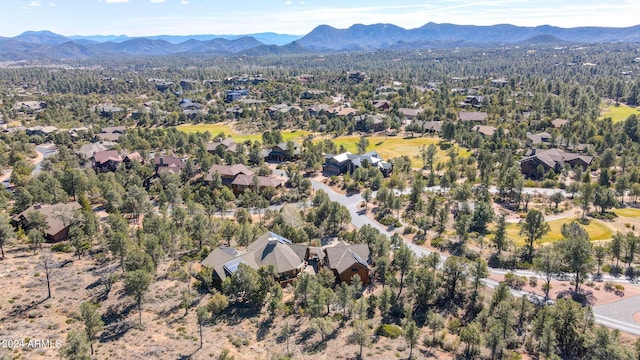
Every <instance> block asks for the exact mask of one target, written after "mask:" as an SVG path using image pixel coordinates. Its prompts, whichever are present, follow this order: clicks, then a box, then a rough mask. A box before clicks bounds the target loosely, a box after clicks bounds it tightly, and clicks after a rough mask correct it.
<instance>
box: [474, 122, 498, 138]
mask: <svg viewBox="0 0 640 360" xmlns="http://www.w3.org/2000/svg"><path fill="white" fill-rule="evenodd" d="M497 130H498V129H497V128H496V127H494V126H489V125H476V126H474V127H472V128H471V131H474V132H477V133H480V134H482V135H484V136H487V137H488V136H493V134H494V133H495V132H496V131H497Z"/></svg>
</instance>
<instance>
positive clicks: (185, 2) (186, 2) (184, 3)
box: [180, 0, 189, 5]
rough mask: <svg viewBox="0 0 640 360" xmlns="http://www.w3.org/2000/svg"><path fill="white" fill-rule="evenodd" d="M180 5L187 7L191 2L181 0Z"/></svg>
mask: <svg viewBox="0 0 640 360" xmlns="http://www.w3.org/2000/svg"><path fill="white" fill-rule="evenodd" d="M180 3H181V4H182V5H187V4H188V3H189V1H187V0H180Z"/></svg>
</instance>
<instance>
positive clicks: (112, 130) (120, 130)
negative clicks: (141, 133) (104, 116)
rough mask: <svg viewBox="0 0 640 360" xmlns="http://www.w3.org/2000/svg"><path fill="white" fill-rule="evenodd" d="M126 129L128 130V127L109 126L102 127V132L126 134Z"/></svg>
mask: <svg viewBox="0 0 640 360" xmlns="http://www.w3.org/2000/svg"><path fill="white" fill-rule="evenodd" d="M125 131H127V128H126V127H125V126H108V127H105V128H102V129H100V132H103V133H107V134H114V133H120V134H124V133H125Z"/></svg>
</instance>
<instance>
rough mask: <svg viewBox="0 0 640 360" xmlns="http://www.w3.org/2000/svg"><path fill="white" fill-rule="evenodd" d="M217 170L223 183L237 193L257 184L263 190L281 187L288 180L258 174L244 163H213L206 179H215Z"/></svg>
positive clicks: (207, 180)
mask: <svg viewBox="0 0 640 360" xmlns="http://www.w3.org/2000/svg"><path fill="white" fill-rule="evenodd" d="M216 172H217V173H218V174H219V175H220V179H221V180H222V184H223V185H225V186H228V187H229V188H231V189H232V190H233V192H234V193H236V194H239V193H242V192H244V191H245V190H247V189H252V188H253V187H254V185H256V184H257V185H258V189H259V190H261V189H264V188H266V187H272V188H276V189H277V188H281V187H283V186H284V184H285V183H286V180H284V179H282V178H278V177H273V176H257V175H255V174H254V172H253V171H251V170H250V169H249V168H247V167H246V166H244V165H243V164H234V165H212V166H211V168H210V169H209V172H208V173H207V176H206V177H205V178H204V181H205V182H211V181H213V177H214V175H215V173H216Z"/></svg>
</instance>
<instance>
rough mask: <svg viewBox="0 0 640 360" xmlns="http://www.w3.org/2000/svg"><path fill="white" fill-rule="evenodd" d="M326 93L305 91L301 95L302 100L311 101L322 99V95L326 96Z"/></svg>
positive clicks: (313, 90)
mask: <svg viewBox="0 0 640 360" xmlns="http://www.w3.org/2000/svg"><path fill="white" fill-rule="evenodd" d="M324 93H325V92H324V91H322V90H316V89H309V90H305V91H303V92H302V94H300V99H302V100H311V99H315V98H318V97H321V96H322V95H324Z"/></svg>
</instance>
